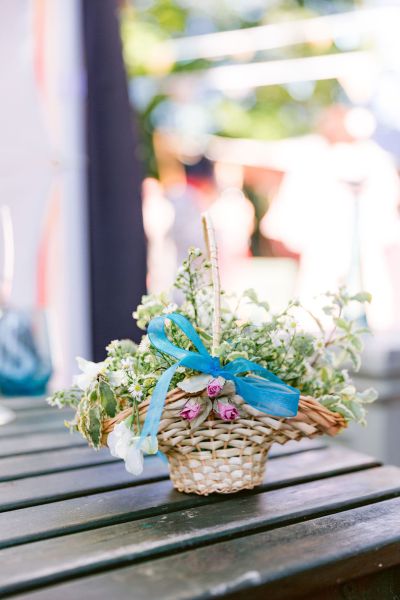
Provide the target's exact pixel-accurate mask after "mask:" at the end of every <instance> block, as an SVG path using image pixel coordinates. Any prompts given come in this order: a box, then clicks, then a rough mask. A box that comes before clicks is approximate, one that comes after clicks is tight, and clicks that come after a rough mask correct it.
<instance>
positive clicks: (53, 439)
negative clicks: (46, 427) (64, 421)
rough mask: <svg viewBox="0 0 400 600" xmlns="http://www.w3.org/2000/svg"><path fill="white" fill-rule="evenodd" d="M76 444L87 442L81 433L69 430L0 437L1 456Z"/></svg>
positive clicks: (70, 446)
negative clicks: (72, 432)
mask: <svg viewBox="0 0 400 600" xmlns="http://www.w3.org/2000/svg"><path fill="white" fill-rule="evenodd" d="M74 446H87V442H86V441H85V440H84V439H83V438H82V437H81V436H80V435H78V434H71V433H69V432H68V431H67V430H65V431H56V432H53V431H47V432H43V433H34V434H32V435H20V436H15V437H10V438H4V439H0V458H3V457H6V456H18V455H21V454H28V453H30V452H42V451H43V450H59V449H60V448H72V447H74Z"/></svg>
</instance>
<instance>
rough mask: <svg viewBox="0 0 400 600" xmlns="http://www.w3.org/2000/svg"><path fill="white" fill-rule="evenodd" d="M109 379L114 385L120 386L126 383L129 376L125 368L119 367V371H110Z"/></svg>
mask: <svg viewBox="0 0 400 600" xmlns="http://www.w3.org/2000/svg"><path fill="white" fill-rule="evenodd" d="M108 379H109V381H110V383H111V385H112V386H114V387H120V386H121V385H126V383H127V376H126V373H125V371H124V370H123V369H118V370H117V371H109V373H108Z"/></svg>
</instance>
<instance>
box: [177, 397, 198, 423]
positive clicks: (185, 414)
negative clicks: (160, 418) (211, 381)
mask: <svg viewBox="0 0 400 600" xmlns="http://www.w3.org/2000/svg"><path fill="white" fill-rule="evenodd" d="M200 411H201V404H199V402H197V401H196V400H193V399H192V400H188V401H187V402H186V404H185V406H184V407H183V408H182V410H181V412H180V413H179V414H180V416H181V417H182V419H186V420H187V421H193V419H195V418H196V417H197V416H198V415H199V413H200Z"/></svg>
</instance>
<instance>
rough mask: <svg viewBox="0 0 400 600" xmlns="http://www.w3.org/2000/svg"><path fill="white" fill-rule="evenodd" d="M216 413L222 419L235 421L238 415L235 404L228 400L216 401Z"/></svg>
mask: <svg viewBox="0 0 400 600" xmlns="http://www.w3.org/2000/svg"><path fill="white" fill-rule="evenodd" d="M216 413H217V415H218V416H219V417H221V419H222V420H223V421H236V419H237V418H238V416H239V411H238V409H237V408H236V406H233V404H229V403H228V402H218V403H217V410H216Z"/></svg>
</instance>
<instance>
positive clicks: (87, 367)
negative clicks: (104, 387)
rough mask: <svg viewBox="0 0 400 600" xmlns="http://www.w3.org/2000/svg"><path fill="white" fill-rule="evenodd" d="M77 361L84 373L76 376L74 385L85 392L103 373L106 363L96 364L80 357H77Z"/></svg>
mask: <svg viewBox="0 0 400 600" xmlns="http://www.w3.org/2000/svg"><path fill="white" fill-rule="evenodd" d="M76 361H77V363H78V367H79V368H80V370H81V371H82V373H81V374H80V375H75V377H74V379H73V382H74V385H77V386H78V387H80V388H81V390H84V391H85V390H87V388H88V387H89V386H90V384H91V383H92V381H93V380H94V379H96V377H97V376H98V375H99V374H100V373H101V372H102V371H103V369H104V368H105V361H103V362H98V363H95V362H91V361H90V360H85V359H84V358H81V357H80V356H77V358H76Z"/></svg>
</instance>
